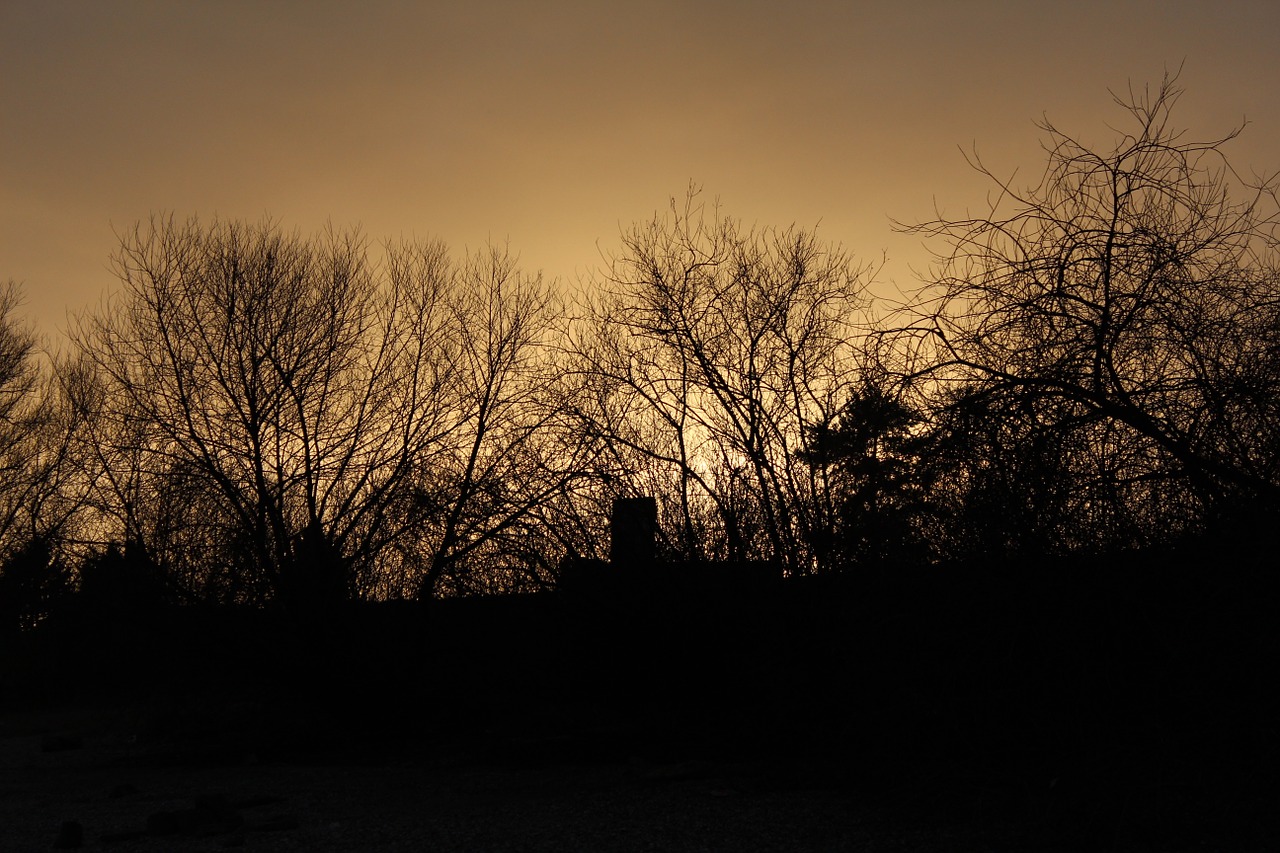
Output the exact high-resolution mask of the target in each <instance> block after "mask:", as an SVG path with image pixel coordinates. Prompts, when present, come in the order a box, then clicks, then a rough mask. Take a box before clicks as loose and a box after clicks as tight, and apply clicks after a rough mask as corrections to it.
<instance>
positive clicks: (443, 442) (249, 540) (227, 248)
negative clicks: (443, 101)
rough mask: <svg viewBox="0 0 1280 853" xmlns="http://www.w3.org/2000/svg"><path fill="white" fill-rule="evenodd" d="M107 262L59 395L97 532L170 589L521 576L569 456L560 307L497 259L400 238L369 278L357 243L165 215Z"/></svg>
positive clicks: (206, 592) (377, 593)
mask: <svg viewBox="0 0 1280 853" xmlns="http://www.w3.org/2000/svg"><path fill="white" fill-rule="evenodd" d="M115 260H116V271H117V274H118V276H119V278H120V281H121V284H122V291H121V293H120V294H119V295H118V296H117V297H116V298H115V299H114V300H113V301H112V302H111V303H110V304H109V305H108V306H107V307H106V309H105V310H104V311H103V312H101V313H100V314H97V315H91V316H87V317H84V318H82V320H81V322H80V323H79V325H78V326H77V328H76V329H75V330H74V337H75V339H76V341H77V343H78V344H79V353H80V355H79V361H78V363H76V364H75V365H74V366H72V367H69V368H68V371H67V374H68V376H69V377H71V378H72V379H74V381H69V382H68V387H71V388H72V389H73V392H74V395H75V397H76V399H77V400H78V405H80V407H81V408H82V409H83V410H84V411H85V412H87V413H88V417H89V420H90V421H91V422H92V427H91V429H90V430H89V431H88V432H87V434H86V436H85V439H86V444H87V445H88V448H89V453H91V454H92V455H93V456H94V458H95V462H96V466H97V471H98V475H97V477H96V480H95V482H96V484H97V486H98V489H97V495H96V504H97V506H98V507H99V509H100V512H101V513H102V516H101V517H102V519H103V521H104V523H105V524H106V525H107V527H108V528H109V533H108V536H107V538H109V539H113V540H115V541H127V542H130V543H132V547H133V548H134V549H135V551H139V552H142V553H144V554H145V556H146V559H148V560H150V561H151V562H153V563H154V564H155V565H157V566H159V567H160V569H161V571H162V573H163V574H164V575H165V576H166V577H167V578H169V579H170V580H171V581H172V582H173V583H174V584H175V586H176V588H177V592H178V594H179V596H180V597H185V598H197V599H213V600H219V601H242V602H259V603H260V602H266V601H277V602H280V603H283V604H285V605H286V606H290V607H294V608H296V609H300V610H315V609H316V608H320V609H324V608H325V607H329V606H331V605H333V604H335V603H337V602H341V601H344V600H347V599H350V598H353V597H367V596H372V597H379V598H386V597H403V596H418V595H432V594H436V593H440V592H448V591H455V592H456V591H460V590H466V589H469V588H470V586H474V585H475V584H472V583H471V581H469V580H467V579H466V578H465V577H464V576H466V575H467V574H468V573H473V572H481V573H482V572H486V571H488V572H499V573H500V572H502V571H507V570H509V569H510V568H511V565H512V561H511V560H510V559H507V558H508V557H510V555H511V554H512V553H513V552H514V551H516V550H518V549H517V548H515V547H514V546H513V545H512V544H511V543H512V542H513V541H514V540H517V539H519V538H520V537H521V536H526V538H527V534H528V529H527V528H528V527H529V526H530V525H533V526H535V527H536V523H537V522H536V518H537V516H536V514H535V513H534V509H535V508H536V507H538V506H539V505H540V504H541V503H542V502H543V501H544V500H546V499H547V498H548V497H549V496H551V495H554V494H557V493H558V492H560V491H563V489H564V488H565V487H566V483H567V482H568V481H569V480H570V479H571V477H572V474H573V472H574V471H576V470H577V469H578V467H579V466H578V465H577V463H576V458H575V456H574V454H575V453H577V452H578V450H577V447H576V446H575V444H574V442H573V441H572V439H571V437H570V438H568V439H566V438H565V436H564V435H563V434H562V432H561V433H556V430H557V429H558V427H559V422H558V421H557V413H556V409H555V399H556V397H555V395H554V394H551V393H549V392H547V386H549V383H550V381H551V377H554V376H555V373H554V371H553V370H551V369H550V368H549V367H548V365H547V363H546V361H545V359H544V358H543V357H542V348H543V344H544V341H543V338H544V337H545V333H546V330H547V329H548V328H549V324H550V322H551V319H552V318H553V317H554V316H555V310H556V308H555V305H554V303H553V301H552V299H551V296H550V291H549V289H548V288H547V286H545V285H544V284H543V283H542V282H541V280H540V279H538V278H531V277H527V276H524V275H522V274H521V273H520V272H519V271H518V269H516V266H515V262H514V259H513V258H512V257H511V256H510V255H509V254H508V253H506V252H505V251H502V250H497V249H492V250H488V251H486V252H482V253H478V254H476V255H474V256H471V257H468V258H467V259H466V261H465V262H464V263H461V264H458V263H455V262H453V261H452V260H451V259H450V257H449V255H448V252H447V250H446V249H445V247H444V246H443V245H441V244H438V243H413V244H402V245H393V246H389V247H387V250H386V253H385V257H384V259H383V262H382V264H381V265H378V264H374V263H373V262H371V260H370V258H369V252H368V248H367V245H366V243H365V241H364V239H363V238H362V237H361V236H360V235H359V234H358V233H354V232H347V233H340V232H337V231H334V230H329V231H327V232H325V233H324V234H322V235H320V236H318V237H315V238H310V239H308V238H303V237H300V236H298V235H287V234H284V233H282V232H281V231H280V229H279V228H278V227H277V226H275V225H273V224H270V223H267V224H263V225H260V226H247V225H244V224H240V223H234V222H214V223H213V224H212V225H210V226H207V227H206V226H201V225H200V224H199V223H197V222H196V221H194V220H193V221H190V222H187V223H177V222H175V221H173V220H172V219H159V220H153V221H152V222H151V223H150V224H149V225H148V226H146V227H139V228H137V229H135V231H134V232H132V233H131V234H128V235H126V236H125V238H124V239H123V241H122V247H121V250H120V252H119V253H118V255H117V256H116V259H115ZM552 433H556V435H555V437H554V438H552V437H550V436H551V435H552ZM526 556H527V555H526ZM521 559H524V557H523V556H522V557H521ZM552 559H554V557H548V558H547V559H546V560H544V561H543V563H544V564H546V563H549V562H550V560H552ZM503 560H507V562H506V563H503ZM516 562H519V561H516ZM499 564H503V565H505V566H506V568H502V566H500V565H499ZM522 565H526V567H527V561H526V562H525V563H522ZM446 581H447V583H446ZM486 583H488V582H486ZM480 585H484V584H480ZM490 585H491V584H490Z"/></svg>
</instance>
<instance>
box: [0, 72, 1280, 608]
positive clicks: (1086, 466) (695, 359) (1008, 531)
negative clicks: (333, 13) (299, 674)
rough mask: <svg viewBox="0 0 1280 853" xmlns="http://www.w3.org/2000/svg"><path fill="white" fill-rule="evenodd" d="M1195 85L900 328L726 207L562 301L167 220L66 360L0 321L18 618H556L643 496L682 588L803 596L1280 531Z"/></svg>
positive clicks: (1258, 259)
mask: <svg viewBox="0 0 1280 853" xmlns="http://www.w3.org/2000/svg"><path fill="white" fill-rule="evenodd" d="M1177 97H1178V89H1177V87H1176V85H1175V84H1174V82H1173V81H1170V80H1166V81H1165V83H1164V84H1163V85H1162V86H1161V87H1159V88H1158V89H1156V90H1155V91H1154V92H1151V93H1149V94H1140V95H1139V96H1137V97H1135V98H1134V99H1132V100H1130V101H1129V102H1126V103H1123V104H1122V106H1124V107H1125V109H1126V111H1127V116H1128V125H1127V132H1125V134H1124V135H1123V136H1121V137H1120V138H1119V139H1118V140H1117V141H1116V142H1115V145H1114V147H1112V148H1110V149H1107V150H1101V151H1095V150H1092V149H1090V148H1088V147H1086V146H1084V145H1082V144H1081V143H1079V142H1077V141H1076V140H1075V139H1074V138H1072V137H1071V136H1068V135H1067V134H1065V133H1062V132H1060V131H1059V130H1057V129H1056V128H1054V127H1052V126H1051V125H1048V124H1045V125H1044V131H1045V133H1046V146H1045V147H1046V152H1047V163H1046V168H1045V171H1044V173H1043V175H1042V177H1041V178H1040V179H1039V181H1038V182H1037V183H1036V184H1035V185H1033V186H1031V187H1028V188H1019V187H1017V186H1015V185H1013V184H1012V183H1009V182H1007V181H1003V180H1001V179H999V178H998V177H997V176H996V175H995V173H993V172H988V171H986V169H985V167H983V166H982V165H981V164H977V167H978V168H979V169H980V170H982V171H983V172H984V173H985V174H987V175H988V176H989V177H990V178H991V179H992V181H993V183H994V190H995V192H994V194H993V196H992V199H993V202H992V205H991V207H990V209H989V210H988V211H986V212H984V213H983V214H982V215H981V216H978V217H974V218H964V219H946V218H940V219H938V220H936V221H933V222H928V223H924V224H920V225H916V226H913V230H915V231H917V232H918V233H920V234H922V235H924V236H926V237H928V238H931V239H932V240H933V241H934V243H933V244H934V246H935V248H936V249H937V251H938V256H937V263H936V265H935V267H934V270H933V272H932V273H931V274H930V276H929V278H928V281H927V282H926V283H925V284H924V286H923V287H922V288H921V289H919V290H918V291H916V292H914V293H913V294H911V295H909V296H908V297H906V298H904V299H902V300H899V301H889V300H886V299H883V298H877V297H876V296H874V288H873V284H874V276H875V272H876V270H875V268H874V267H873V266H872V265H868V264H864V263H861V262H859V261H857V260H855V259H854V258H853V257H852V256H851V255H849V254H848V253H846V251H845V250H844V249H842V248H841V247H839V246H835V245H829V244H826V243H823V242H821V241H819V240H818V238H817V237H816V236H815V235H814V233H812V232H811V231H806V230H803V229H799V228H794V227H792V228H785V229H774V228H756V227H746V226H744V225H743V224H741V223H739V222H738V221H736V220H734V219H732V218H731V217H729V216H726V215H724V214H722V213H721V211H720V210H719V209H718V208H717V207H716V206H714V205H710V206H709V205H707V204H705V203H704V202H703V200H702V199H701V197H700V196H699V195H698V193H696V192H691V193H690V194H689V195H688V196H687V197H685V198H684V199H682V200H678V201H675V202H673V203H672V205H671V207H670V209H669V210H668V211H667V212H666V213H665V214H664V215H661V216H658V217H656V218H654V219H653V220H651V221H646V222H642V223H639V224H637V225H635V226H634V227H632V228H630V229H628V230H626V231H625V232H624V233H623V234H622V235H621V239H620V243H619V245H618V246H617V247H616V249H615V250H614V251H613V252H612V254H610V255H609V259H608V263H607V264H606V265H605V269H604V270H603V272H600V273H598V274H596V275H595V276H594V277H593V278H592V279H591V280H590V281H589V282H587V286H586V287H584V288H582V289H581V291H582V292H581V295H580V296H579V297H578V298H573V299H571V298H570V296H569V294H568V293H567V292H566V290H565V289H563V288H561V287H559V286H558V285H557V284H556V283H555V282H550V281H547V280H544V279H543V278H542V277H541V276H539V275H531V274H529V273H527V272H525V271H522V270H521V269H520V267H519V264H518V258H517V257H516V256H515V255H513V254H512V253H511V252H510V251H509V250H507V249H504V248H500V247H499V248H494V247H490V248H486V249H484V250H480V251H477V252H471V253H466V254H463V255H456V254H453V253H451V252H450V251H449V250H448V249H447V248H446V247H445V246H443V245H441V244H439V243H432V242H401V243H388V244H385V245H382V246H374V245H372V244H371V243H370V242H369V241H368V240H367V239H366V238H365V237H364V236H363V235H361V234H360V233H358V232H355V231H343V230H338V229H330V230H327V231H325V232H323V233H320V234H318V235H312V236H304V235H300V234H297V233H292V232H289V231H287V230H285V229H284V228H282V227H281V226H279V225H278V224H275V223H272V222H266V223H262V224H245V223H239V222H230V221H214V222H211V223H200V222H197V221H196V220H189V221H181V220H179V219H176V218H173V217H158V218H154V219H152V220H151V221H149V222H147V223H144V224H141V225H139V226H138V227H137V228H135V229H134V230H132V231H130V232H128V233H125V234H123V235H122V238H121V245H120V248H119V251H118V252H117V253H116V254H115V256H114V258H113V263H114V270H115V274H116V276H117V278H118V280H119V287H118V289H117V290H116V292H115V293H114V294H113V295H112V296H111V298H110V299H109V300H108V301H107V302H106V303H105V304H104V305H103V306H101V307H100V308H99V309H98V310H96V311H92V312H89V313H86V314H83V315H81V316H79V317H78V318H76V319H75V320H74V321H73V323H72V325H71V328H70V339H71V345H70V347H69V348H67V349H66V350H65V351H64V352H61V353H59V354H57V355H56V356H55V357H52V358H49V359H44V358H43V357H42V356H41V354H40V353H39V350H38V347H37V338H36V336H35V334H34V332H33V331H32V330H30V329H27V328H24V327H23V326H21V325H20V324H19V323H18V322H17V321H16V319H15V312H16V310H17V308H18V305H19V303H20V290H19V288H18V287H17V286H16V285H14V284H10V285H9V286H8V287H7V288H6V289H4V290H3V292H2V293H0V317H2V318H3V322H2V323H0V561H2V563H3V573H2V574H0V609H3V613H2V614H0V615H2V617H3V620H4V624H5V626H6V628H7V629H9V630H16V629H18V628H20V627H23V626H30V625H33V624H35V623H36V622H38V621H39V620H40V619H41V618H43V616H44V614H45V613H47V612H48V611H49V609H50V607H52V606H53V603H54V602H56V601H57V600H59V599H60V597H62V596H65V595H66V594H68V593H69V592H70V591H72V590H78V591H79V592H80V593H81V594H83V595H84V596H98V597H100V598H102V599H103V600H112V599H119V600H126V599H127V600H130V601H135V602H136V601H157V602H158V601H165V602H219V603H238V604H245V605H254V606H271V607H275V606H279V607H283V608H286V609H292V610H298V611H305V610H307V609H311V608H324V607H328V606H331V605H334V604H336V603H339V602H343V601H349V600H385V599H425V598H433V597H442V596H458V595H473V594H483V593H493V592H512V591H530V590H538V589H545V588H552V587H555V586H556V584H557V582H558V580H559V578H560V575H561V571H562V568H563V567H565V566H568V565H572V564H573V563H574V561H575V560H576V559H578V558H599V557H603V556H605V553H604V551H605V550H607V547H608V536H607V529H608V511H609V507H610V506H611V504H612V502H613V500H614V499H616V498H620V497H631V496H637V495H652V496H654V497H656V499H657V501H658V505H659V519H660V525H659V528H660V529H659V549H660V553H661V554H662V555H663V556H664V557H666V558H668V559H672V560H679V561H691V562H697V561H717V562H722V563H745V562H747V561H751V562H753V563H757V564H758V563H766V564H769V565H771V566H773V567H774V570H775V571H776V573H777V574H778V575H779V576H783V575H785V576H804V575H818V574H836V573H841V572H865V571H883V570H888V569H891V568H892V567H895V566H902V565H912V566H922V565H929V564H940V563H946V562H952V561H966V560H968V561H972V560H1000V561H1016V560H1020V559H1024V558H1029V557H1041V556H1046V555H1057V556H1061V555H1081V554H1084V555H1087V554H1094V553H1097V554H1102V553H1116V552H1124V551H1131V550H1135V549H1144V548H1151V547H1157V546H1167V545H1172V544H1176V543H1177V542H1179V541H1182V540H1184V539H1187V538H1189V537H1194V536H1199V535H1202V534H1206V533H1214V534H1215V535H1220V534H1223V533H1224V532H1229V531H1247V530H1252V529H1261V530H1265V529H1266V528H1265V527H1263V525H1267V524H1274V521H1275V517H1276V515H1275V511H1276V508H1277V503H1278V500H1277V499H1278V498H1280V266H1278V265H1277V261H1278V260H1280V254H1278V253H1277V249H1278V248H1280V247H1278V245H1277V237H1278V235H1277V232H1276V227H1277V224H1278V223H1280V205H1278V203H1277V194H1276V192H1277V184H1276V182H1275V181H1273V180H1271V179H1269V178H1268V179H1261V180H1255V181H1249V180H1245V179H1242V178H1241V177H1240V175H1239V174H1238V173H1237V172H1236V171H1234V170H1233V169H1232V168H1231V166H1230V163H1229V162H1228V160H1227V159H1226V157H1225V155H1224V144H1225V143H1227V142H1228V141H1229V140H1230V139H1231V137H1232V136H1234V134H1230V135H1228V136H1227V137H1225V138H1222V139H1217V140H1209V141H1207V142H1194V141H1188V140H1187V139H1186V138H1185V137H1184V135H1183V134H1182V133H1181V132H1180V131H1179V130H1178V129H1177V127H1176V126H1175V125H1173V124H1172V123H1171V122H1170V113H1171V110H1172V108H1173V107H1174V105H1175V103H1176V101H1177Z"/></svg>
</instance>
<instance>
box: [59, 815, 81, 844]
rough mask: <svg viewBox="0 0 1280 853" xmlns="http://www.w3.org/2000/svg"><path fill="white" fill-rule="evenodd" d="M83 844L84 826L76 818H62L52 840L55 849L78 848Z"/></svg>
mask: <svg viewBox="0 0 1280 853" xmlns="http://www.w3.org/2000/svg"><path fill="white" fill-rule="evenodd" d="M83 846H84V827H83V826H81V825H80V822H79V821H76V820H64V821H63V822H62V828H61V829H59V830H58V839H57V840H56V841H54V842H53V847H54V849H55V850H78V849H79V848H81V847H83Z"/></svg>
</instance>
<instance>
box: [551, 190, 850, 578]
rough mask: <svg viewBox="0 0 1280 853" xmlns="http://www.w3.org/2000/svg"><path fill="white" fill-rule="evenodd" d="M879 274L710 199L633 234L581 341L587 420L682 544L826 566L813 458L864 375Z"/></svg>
mask: <svg viewBox="0 0 1280 853" xmlns="http://www.w3.org/2000/svg"><path fill="white" fill-rule="evenodd" d="M868 280H869V270H868V268H866V267H862V266H857V265H855V264H854V263H853V262H852V261H851V259H850V258H849V256H848V255H847V254H845V252H844V251H843V250H841V249H840V248H839V247H833V246H826V245H823V244H821V243H819V242H818V240H817V238H816V237H815V236H814V235H813V234H811V233H809V232H806V231H802V230H799V229H795V228H789V229H785V230H772V229H765V230H756V229H748V228H745V227H744V226H742V225H741V224H739V223H738V222H736V221H733V220H731V219H728V218H725V217H723V216H722V215H721V214H720V211H719V210H718V209H717V208H714V207H713V208H711V209H707V208H705V207H704V206H703V204H702V202H701V201H700V199H699V197H698V193H697V191H696V190H691V191H690V193H689V194H688V195H687V196H686V198H685V199H684V200H683V202H677V201H675V200H673V201H672V204H671V208H670V210H669V211H668V212H667V214H666V215H665V216H660V217H655V218H654V219H653V220H652V221H650V222H646V223H642V224H640V225H637V226H636V227H634V228H632V229H630V230H628V231H627V232H625V233H624V234H623V236H622V249H621V251H620V252H619V253H618V254H617V255H615V256H614V257H613V258H612V259H611V265H610V269H609V272H608V274H607V278H606V280H604V281H603V282H600V283H599V286H600V290H601V292H602V295H601V296H600V298H599V299H598V300H597V302H596V303H595V304H594V305H593V306H592V307H591V308H590V311H589V314H588V316H587V318H585V319H584V320H583V322H581V323H580V324H579V326H578V330H577V332H576V334H575V335H574V346H575V348H576V355H577V359H578V362H579V365H580V367H579V370H580V371H581V374H582V375H583V376H584V377H585V384H586V386H587V388H588V389H589V393H588V396H587V397H586V398H584V399H585V400H586V403H585V404H584V406H583V407H582V408H580V409H579V411H578V414H579V416H580V417H581V419H582V422H583V424H584V427H583V428H584V429H585V430H587V432H588V433H589V434H591V435H593V436H596V437H598V438H599V440H600V441H602V442H603V443H604V445H605V446H606V448H607V451H608V454H609V460H610V462H611V463H612V465H613V466H614V472H615V474H616V475H617V476H618V477H620V478H621V479H622V480H623V481H625V483H626V485H625V486H623V488H624V490H625V489H629V490H634V491H649V492H653V493H655V494H657V495H659V497H660V501H661V503H662V504H663V514H664V515H665V516H666V517H667V519H668V523H667V525H666V535H667V537H668V540H669V546H670V547H671V548H672V550H674V551H676V552H677V553H680V554H683V555H685V556H688V557H693V558H697V557H701V556H707V555H710V556H718V557H721V558H727V559H732V560H736V559H743V558H756V559H768V560H773V561H776V562H777V563H779V565H780V566H782V567H784V569H785V571H788V572H792V573H807V572H809V571H812V570H813V569H815V568H816V565H815V562H814V561H815V559H816V555H815V553H814V551H813V549H812V548H811V547H810V545H809V543H810V542H812V539H813V533H814V531H815V530H818V529H821V528H823V527H824V526H827V525H829V524H830V519H829V518H825V517H823V515H822V504H821V502H819V501H816V500H815V499H814V497H815V493H816V491H817V490H818V489H819V483H818V479H817V478H818V474H817V473H816V472H815V470H814V468H813V467H812V466H811V465H808V464H806V462H805V461H804V460H803V459H802V451H803V450H804V448H805V444H806V441H808V436H809V435H810V428H812V427H814V426H815V425H820V424H827V423H830V422H831V420H832V419H833V418H834V417H835V416H836V413H837V412H838V411H839V410H840V408H841V406H842V405H843V403H844V402H845V400H846V399H847V397H848V395H849V393H850V390H851V389H852V388H853V387H854V386H855V384H856V382H857V380H858V375H859V364H858V360H857V358H856V350H855V346H856V344H857V341H858V339H859V337H860V334H859V333H860V327H859V324H860V322H862V321H863V319H864V317H863V312H864V310H865V309H866V307H867V305H868V299H867V296H866V287H867V283H868ZM708 552H709V553H708Z"/></svg>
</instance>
